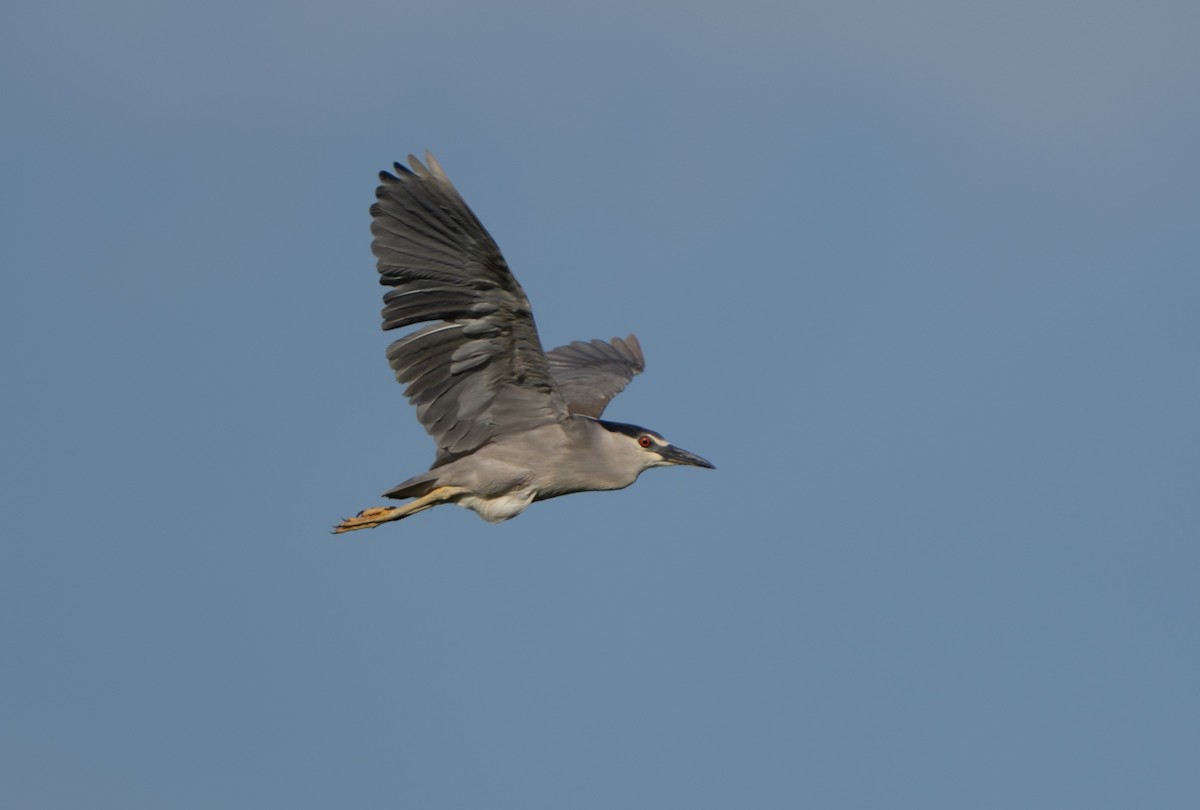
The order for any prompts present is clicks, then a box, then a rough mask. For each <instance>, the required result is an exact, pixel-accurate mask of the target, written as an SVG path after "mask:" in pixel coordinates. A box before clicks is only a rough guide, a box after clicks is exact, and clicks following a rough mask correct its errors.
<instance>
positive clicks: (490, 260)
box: [371, 152, 619, 464]
mask: <svg viewBox="0 0 1200 810" xmlns="http://www.w3.org/2000/svg"><path fill="white" fill-rule="evenodd" d="M408 160H409V166H403V165H401V164H399V163H397V164H395V168H396V174H390V173H388V172H381V173H380V176H379V177H380V183H381V184H380V186H379V188H378V189H376V192H375V193H376V198H377V201H376V203H375V204H374V205H373V206H372V207H371V217H372V223H371V233H372V234H373V235H374V241H373V242H372V244H371V249H372V251H373V252H374V254H375V256H376V258H377V259H378V270H379V281H380V283H381V284H383V285H385V286H388V287H392V289H391V290H390V291H388V292H387V293H386V294H385V295H384V299H383V300H384V307H383V328H384V329H385V330H386V329H399V328H402V327H406V326H413V325H415V324H421V323H426V322H430V321H432V322H433V323H432V324H431V325H429V326H425V327H422V328H420V329H417V330H415V331H414V332H412V333H410V334H408V335H405V336H404V337H402V338H400V339H399V340H396V341H394V342H393V343H392V344H391V346H389V347H388V352H387V356H388V363H389V364H390V365H391V367H392V370H393V371H395V373H396V379H397V380H398V381H399V382H400V383H403V384H405V385H406V386H407V387H406V388H405V392H404V393H405V396H407V397H408V399H409V401H410V402H412V403H413V404H414V405H415V406H416V409H417V418H418V419H419V420H420V421H421V424H423V425H424V426H425V430H426V431H427V432H428V433H429V434H430V435H431V436H433V438H434V440H435V441H436V442H437V446H438V461H435V462H434V463H435V464H437V463H440V462H442V461H444V460H446V459H449V458H452V457H454V456H457V455H461V454H463V453H469V452H471V451H472V450H474V449H475V448H477V447H479V446H481V445H483V444H486V443H487V442H489V441H492V440H494V439H496V438H497V437H499V436H502V435H505V434H508V433H517V432H521V431H523V430H529V429H532V428H534V427H537V426H539V425H543V424H550V423H553V422H557V421H562V420H564V419H566V418H568V416H569V411H568V408H567V403H566V401H565V400H564V399H563V396H562V393H561V392H560V391H559V388H558V384H557V382H556V379H555V375H554V374H553V373H552V372H551V369H550V362H549V360H548V359H547V357H546V354H545V352H544V351H543V349H542V344H541V340H540V339H539V337H538V333H537V326H536V325H535V324H534V321H533V313H532V311H531V309H530V306H529V299H528V298H526V296H525V292H524V291H523V290H522V289H521V285H520V284H518V283H517V280H516V278H515V277H514V276H513V275H512V272H511V271H510V270H509V269H508V264H507V263H506V262H505V261H504V257H503V256H502V255H501V253H500V249H499V248H498V247H497V246H496V243H495V242H494V241H493V240H492V237H491V236H490V235H489V234H488V232H487V231H486V230H485V229H484V227H483V225H482V224H480V222H479V220H478V219H477V218H476V217H475V214H474V213H472V211H471V209H470V208H469V207H468V206H467V204H466V202H464V201H463V199H462V197H461V196H460V195H459V193H458V191H457V190H456V189H455V188H454V185H453V184H452V183H451V182H450V179H449V178H448V177H447V176H446V173H445V172H444V171H443V170H442V167H441V166H440V165H439V164H438V162H437V161H436V160H435V159H434V158H433V155H431V154H429V153H428V152H426V153H425V163H424V164H422V163H421V161H419V160H417V159H416V158H415V157H413V156H411V155H410V156H409V158H408ZM618 390H619V389H618Z"/></svg>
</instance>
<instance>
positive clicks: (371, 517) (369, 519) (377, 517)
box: [333, 506, 404, 534]
mask: <svg viewBox="0 0 1200 810" xmlns="http://www.w3.org/2000/svg"><path fill="white" fill-rule="evenodd" d="M399 511H400V507H398V506H373V507H371V508H370V509H364V510H362V511H361V512H359V513H358V514H357V515H355V516H354V517H348V518H346V519H345V520H343V521H342V522H341V523H339V524H338V525H336V526H334V527H333V533H334V534H341V533H342V532H352V531H355V530H356V529H374V528H375V527H376V526H382V525H383V524H385V523H387V522H388V521H389V520H399V519H400V518H402V517H404V515H396V514H393V513H394V512H399Z"/></svg>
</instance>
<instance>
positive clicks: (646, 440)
mask: <svg viewBox="0 0 1200 810" xmlns="http://www.w3.org/2000/svg"><path fill="white" fill-rule="evenodd" d="M651 443H652V442H651V441H650V437H649V436H639V437H638V444H640V445H641V446H642V447H649V446H650V445H651Z"/></svg>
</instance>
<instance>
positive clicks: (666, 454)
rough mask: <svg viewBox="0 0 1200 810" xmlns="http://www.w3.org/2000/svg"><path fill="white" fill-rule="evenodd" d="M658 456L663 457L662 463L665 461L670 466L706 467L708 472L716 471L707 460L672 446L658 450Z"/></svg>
mask: <svg viewBox="0 0 1200 810" xmlns="http://www.w3.org/2000/svg"><path fill="white" fill-rule="evenodd" d="M658 454H659V455H660V456H662V457H663V460H664V461H667V462H669V463H671V464H686V465H688V466H689V467H707V468H708V469H710V470H715V469H716V466H715V465H713V463H712V462H710V461H709V460H708V459H703V458H700V456H698V455H696V454H695V453H689V452H688V451H687V450H683V449H681V448H679V447H676V446H675V445H673V444H672V445H668V446H666V447H662V448H659V451H658Z"/></svg>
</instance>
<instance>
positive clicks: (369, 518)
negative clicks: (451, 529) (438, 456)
mask: <svg viewBox="0 0 1200 810" xmlns="http://www.w3.org/2000/svg"><path fill="white" fill-rule="evenodd" d="M466 491H467V490H465V489H463V488H462V487H438V488H437V489H434V490H430V491H429V492H427V493H426V494H424V495H422V496H421V497H420V498H417V499H416V500H412V501H409V502H408V503H406V504H404V505H403V506H373V507H371V508H370V509H364V510H362V511H361V512H359V513H358V514H357V515H355V516H354V517H348V518H346V519H345V520H343V521H342V522H341V523H339V524H338V525H336V526H334V527H333V533H334V534H341V533H343V532H352V531H355V530H357V529H374V528H375V527H376V526H382V525H383V524H384V523H387V522H389V521H392V520H400V519H401V518H406V517H408V516H409V515H415V514H416V513H417V512H424V511H425V510H426V509H432V508H433V507H435V506H437V505H438V504H439V503H445V502H446V501H448V500H451V499H452V498H455V497H457V496H458V495H462V494H463V493H464V492H466Z"/></svg>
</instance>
